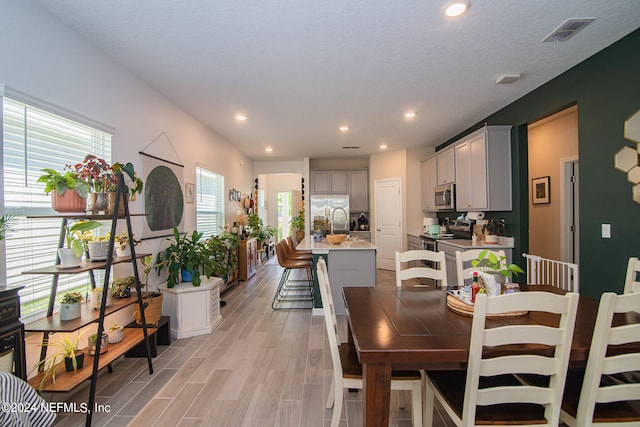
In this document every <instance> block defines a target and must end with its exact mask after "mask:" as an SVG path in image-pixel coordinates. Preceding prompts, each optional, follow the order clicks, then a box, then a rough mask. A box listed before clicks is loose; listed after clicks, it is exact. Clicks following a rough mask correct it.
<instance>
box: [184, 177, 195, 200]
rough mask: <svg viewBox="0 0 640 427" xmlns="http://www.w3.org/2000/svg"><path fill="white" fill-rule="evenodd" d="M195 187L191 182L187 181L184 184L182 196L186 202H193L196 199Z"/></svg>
mask: <svg viewBox="0 0 640 427" xmlns="http://www.w3.org/2000/svg"><path fill="white" fill-rule="evenodd" d="M195 188H196V186H195V184H194V183H193V182H187V183H185V184H184V197H185V199H186V201H187V203H193V202H194V201H195V200H196V196H195V192H196V190H195Z"/></svg>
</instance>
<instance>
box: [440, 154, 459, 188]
mask: <svg viewBox="0 0 640 427" xmlns="http://www.w3.org/2000/svg"><path fill="white" fill-rule="evenodd" d="M436 159H437V163H438V184H437V185H443V184H451V183H454V182H455V181H456V162H455V154H454V152H453V148H447V149H446V150H443V151H440V152H438V154H437V156H436Z"/></svg>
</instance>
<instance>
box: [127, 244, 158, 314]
mask: <svg viewBox="0 0 640 427" xmlns="http://www.w3.org/2000/svg"><path fill="white" fill-rule="evenodd" d="M140 262H141V263H142V266H143V267H144V270H143V271H144V275H145V282H144V290H145V292H144V298H143V299H142V307H143V309H144V320H145V321H146V323H147V324H148V325H157V324H158V322H159V321H160V317H161V316H162V300H163V295H162V294H161V293H160V292H149V273H151V270H152V269H153V255H147V256H145V257H144V258H142V259H141V260H140ZM133 318H134V319H135V321H136V323H137V324H138V325H141V324H142V318H141V316H140V305H139V304H135V305H134V308H133Z"/></svg>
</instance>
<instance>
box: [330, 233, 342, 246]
mask: <svg viewBox="0 0 640 427" xmlns="http://www.w3.org/2000/svg"><path fill="white" fill-rule="evenodd" d="M344 238H345V235H344V234H327V240H328V241H329V243H331V244H333V245H339V244H340V243H342V242H344Z"/></svg>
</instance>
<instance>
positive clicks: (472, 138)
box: [454, 126, 511, 211]
mask: <svg viewBox="0 0 640 427" xmlns="http://www.w3.org/2000/svg"><path fill="white" fill-rule="evenodd" d="M454 149H455V162H456V168H455V170H456V209H457V210H458V211H467V210H486V211H510V210H511V126H485V127H484V128H482V129H479V130H477V131H476V132H473V133H472V134H470V135H468V136H466V137H464V138H462V139H461V140H460V141H458V142H456V143H455V144H454Z"/></svg>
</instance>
